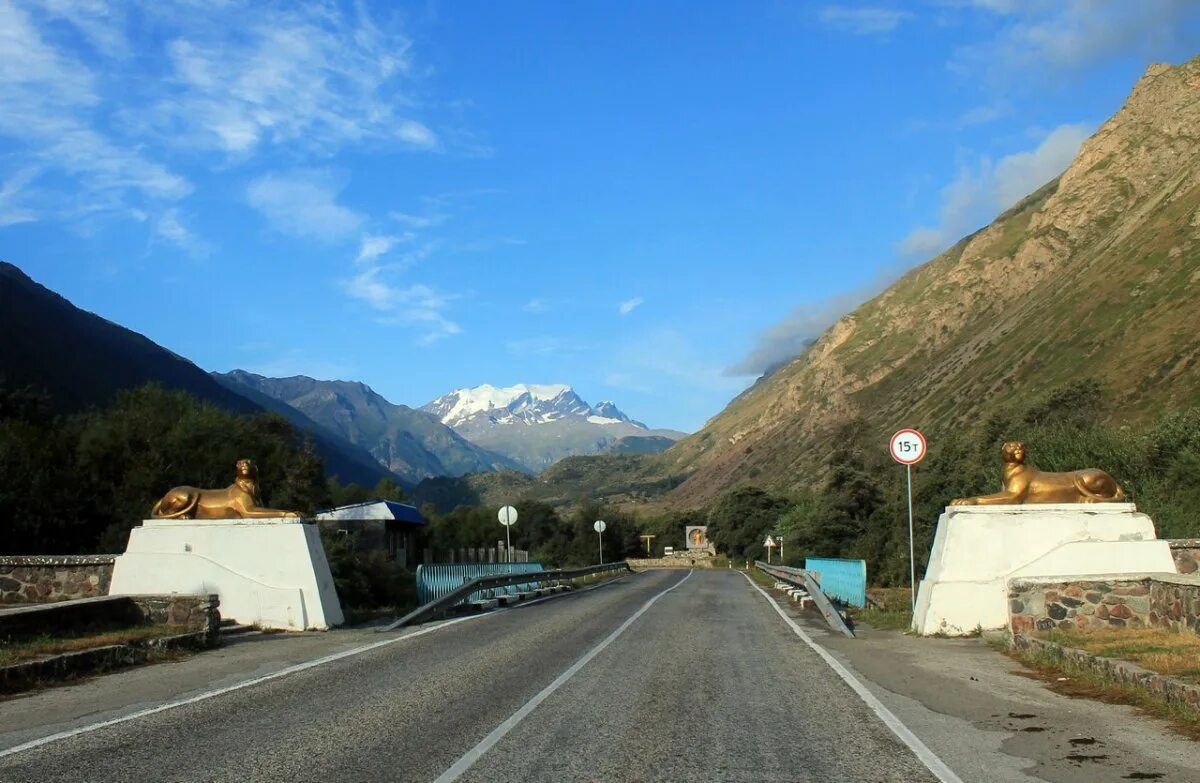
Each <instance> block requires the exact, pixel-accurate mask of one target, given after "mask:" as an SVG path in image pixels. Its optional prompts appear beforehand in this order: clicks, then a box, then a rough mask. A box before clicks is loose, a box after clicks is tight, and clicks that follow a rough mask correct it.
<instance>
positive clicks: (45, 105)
mask: <svg viewBox="0 0 1200 783" xmlns="http://www.w3.org/2000/svg"><path fill="white" fill-rule="evenodd" d="M35 7H37V8H38V9H39V12H40V13H44V14H54V13H55V11H58V12H59V13H61V14H62V15H63V17H64V18H65V19H66V20H67V21H69V22H75V23H77V24H80V25H82V26H83V32H84V34H85V35H87V36H88V37H89V38H93V39H96V40H101V39H104V40H105V41H106V42H105V43H104V44H103V45H104V46H112V47H118V48H119V46H120V44H121V42H120V39H119V38H117V37H115V36H108V37H107V38H106V37H105V34H104V33H103V30H104V29H107V28H105V27H104V24H103V17H104V16H105V12H104V9H102V8H99V7H92V6H91V5H90V4H86V3H65V2H59V3H54V4H51V5H49V6H45V7H42V6H35ZM97 83H98V80H97V76H96V74H95V73H94V72H93V71H92V70H91V69H90V68H89V67H88V66H87V65H85V64H84V63H83V62H82V61H81V60H79V59H77V58H74V57H71V56H69V55H66V54H64V53H62V52H60V51H59V50H58V49H56V48H54V46H52V45H51V44H50V43H49V42H48V41H47V39H46V37H45V36H44V35H43V34H42V32H41V31H40V29H39V28H38V25H37V24H36V23H35V19H34V17H33V16H31V15H30V14H29V13H27V12H26V11H24V10H22V9H21V8H20V7H18V6H17V5H14V4H13V3H11V2H0V106H2V107H3V109H2V110H0V136H7V137H9V138H10V139H13V140H15V141H17V142H18V144H19V145H20V146H19V147H18V148H17V151H16V153H15V155H16V156H17V158H18V159H19V160H20V161H21V162H22V163H24V164H26V165H34V166H40V167H44V168H46V169H54V170H57V171H60V172H63V173H65V174H66V175H68V176H69V177H71V178H72V179H73V183H72V187H71V188H70V189H69V190H68V191H66V192H64V193H60V194H59V198H58V204H57V205H56V206H55V209H54V211H55V212H57V213H59V214H62V213H67V212H71V213H75V214H80V213H88V212H94V211H96V210H99V209H105V210H125V211H127V212H130V211H132V210H133V209H135V207H134V206H132V205H130V204H128V203H127V201H128V199H129V198H130V197H135V198H139V199H150V200H165V201H174V200H178V199H181V198H183V197H184V196H186V195H187V194H188V193H189V192H191V185H190V183H188V181H187V180H186V179H184V178H183V177H182V176H180V175H178V174H176V173H174V172H172V171H171V170H170V169H168V168H167V167H166V166H164V165H163V164H161V163H157V162H155V161H153V160H151V159H149V158H147V157H146V155H145V153H144V152H143V151H142V150H141V149H140V148H139V146H138V145H136V144H130V143H128V142H124V141H121V140H119V139H117V138H115V137H114V136H113V135H112V134H111V133H110V132H108V131H106V130H104V129H103V128H101V127H100V125H99V124H98V122H97V119H96V118H97V114H98V110H99V108H100V106H101V104H102V101H101V97H100V95H99V92H98V86H97Z"/></svg>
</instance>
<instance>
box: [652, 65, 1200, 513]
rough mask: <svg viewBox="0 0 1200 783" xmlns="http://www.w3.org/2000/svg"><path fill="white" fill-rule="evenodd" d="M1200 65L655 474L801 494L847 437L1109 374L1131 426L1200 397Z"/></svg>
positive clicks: (693, 486)
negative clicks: (841, 430) (838, 434)
mask: <svg viewBox="0 0 1200 783" xmlns="http://www.w3.org/2000/svg"><path fill="white" fill-rule="evenodd" d="M1198 126H1200V58H1197V59H1194V60H1192V61H1190V62H1188V63H1186V64H1184V65H1180V66H1168V65H1154V66H1151V67H1150V68H1149V69H1148V70H1147V71H1146V74H1145V75H1144V76H1143V77H1142V78H1141V79H1140V80H1139V81H1138V83H1137V84H1136V85H1135V86H1134V88H1133V90H1132V91H1131V94H1130V96H1129V99H1128V100H1127V102H1126V103H1125V105H1124V106H1123V107H1122V108H1121V109H1120V110H1119V111H1118V112H1117V113H1116V114H1115V115H1114V116H1113V117H1112V118H1110V119H1109V120H1108V121H1107V122H1105V123H1104V124H1103V125H1102V126H1101V128H1100V129H1099V130H1098V131H1097V132H1096V133H1095V134H1094V135H1093V136H1092V137H1091V138H1089V139H1088V140H1087V141H1085V142H1084V144H1083V145H1082V147H1081V148H1080V150H1079V152H1078V154H1077V155H1076V157H1075V159H1074V161H1073V162H1072V163H1071V165H1070V166H1069V167H1068V168H1067V170H1066V171H1065V172H1063V174H1062V175H1060V176H1059V177H1056V178H1054V179H1053V180H1051V181H1050V182H1049V183H1047V184H1046V185H1044V186H1043V187H1041V188H1039V189H1038V190H1037V191H1035V192H1034V193H1032V194H1030V195H1029V196H1028V197H1026V198H1024V199H1022V200H1021V201H1019V202H1018V203H1017V204H1015V205H1014V206H1013V207H1011V208H1010V209H1008V210H1006V211H1005V212H1004V213H1002V214H1001V215H1000V216H999V217H997V218H996V219H995V220H994V221H993V222H992V223H991V224H990V225H988V226H986V227H984V228H982V229H980V230H979V231H977V232H974V233H973V234H971V235H969V236H967V237H965V238H963V239H962V240H960V241H959V242H957V243H956V244H955V245H954V246H953V247H951V248H949V249H948V250H946V251H944V252H943V253H941V254H939V255H938V256H936V257H934V258H933V259H931V260H930V261H928V262H927V263H925V264H922V265H920V266H918V267H916V268H914V269H912V270H910V271H909V272H908V273H907V274H905V275H904V276H903V277H901V278H900V280H898V281H897V282H896V283H895V284H893V285H892V286H890V287H889V288H888V289H887V290H885V291H884V292H883V293H881V294H880V295H879V296H877V297H875V298H873V299H871V300H870V301H868V302H866V303H864V304H863V305H861V306H860V307H858V308H856V309H855V310H854V311H853V312H851V313H848V314H847V315H845V316H844V317H842V318H841V319H839V320H838V321H837V323H835V324H834V325H833V326H832V327H831V328H830V329H828V330H827V331H826V332H825V333H824V334H822V335H821V336H820V338H819V339H818V340H817V341H816V342H815V343H814V344H812V345H811V346H809V347H808V348H807V349H806V350H805V351H804V352H803V353H801V354H800V355H799V356H797V357H796V358H794V359H792V360H791V361H790V362H788V363H787V364H786V365H785V366H783V367H780V368H778V369H776V370H775V371H774V372H772V373H771V374H769V375H767V376H765V377H764V378H763V379H762V380H761V381H760V382H759V383H757V384H755V385H754V386H752V387H751V388H750V389H748V390H746V392H744V393H743V394H742V395H740V396H739V397H738V398H737V399H735V400H734V401H733V402H731V403H730V405H729V406H727V407H726V408H725V409H724V410H723V411H722V412H721V413H719V414H718V415H717V416H715V417H713V419H711V420H710V421H709V422H708V424H706V425H705V427H704V428H703V429H702V430H700V431H699V432H698V433H696V434H694V435H692V436H689V437H688V438H685V439H684V440H682V441H681V442H680V443H678V444H676V445H675V446H674V447H672V448H671V449H670V450H668V451H667V452H665V453H664V454H663V455H661V456H660V457H659V460H660V461H659V462H658V464H657V466H656V470H658V471H659V472H662V473H681V474H686V475H687V476H688V478H687V479H686V480H685V481H684V482H683V483H682V484H680V485H679V486H678V487H677V488H675V489H674V490H673V491H672V492H671V493H670V495H669V496H668V497H667V498H665V500H666V502H668V503H670V504H672V505H677V506H683V507H692V506H697V505H702V504H705V503H708V502H711V500H712V499H713V498H715V497H716V495H717V494H719V493H720V492H721V491H723V490H725V489H729V488H732V487H734V486H737V485H739V484H747V483H754V484H759V485H762V486H767V487H769V488H773V489H778V490H785V491H786V490H788V489H789V488H793V487H798V486H800V485H801V484H802V483H804V482H805V481H808V480H810V479H811V476H812V474H813V472H814V471H815V470H818V469H819V464H820V459H821V454H822V453H824V451H825V449H826V447H827V446H828V445H829V443H830V439H831V438H832V437H833V433H834V432H835V431H836V429H837V427H838V426H839V425H840V424H843V423H845V422H848V421H854V420H859V421H862V422H863V423H864V424H865V425H866V427H867V428H868V431H869V432H870V433H871V435H872V437H874V438H876V439H878V440H879V441H880V448H881V449H882V448H885V446H886V438H887V434H888V433H889V432H890V431H891V430H893V429H898V428H899V427H901V426H915V427H918V428H921V429H923V430H925V431H927V432H929V433H931V434H933V435H935V436H936V434H937V433H938V432H944V431H948V430H949V429H951V428H956V427H962V426H967V425H970V424H972V423H975V422H979V421H981V420H983V419H984V418H986V417H987V416H988V415H989V414H990V413H991V412H994V411H998V410H1001V409H1003V408H1005V406H1011V405H1014V404H1016V403H1017V402H1018V401H1019V400H1020V399H1028V398H1034V397H1037V396H1038V395H1039V394H1044V393H1047V392H1048V391H1050V390H1052V389H1054V388H1056V387H1060V386H1062V385H1065V384H1068V383H1070V382H1072V381H1077V380H1080V379H1082V378H1084V377H1090V376H1096V377H1103V378H1104V379H1105V380H1106V382H1107V383H1108V384H1109V386H1110V387H1111V388H1112V392H1113V395H1114V397H1115V399H1114V403H1115V404H1114V406H1113V410H1114V411H1115V412H1116V413H1113V414H1110V415H1115V416H1117V417H1118V418H1120V419H1121V421H1136V420H1138V419H1139V418H1140V417H1144V416H1147V415H1150V414H1152V413H1153V412H1155V411H1159V410H1162V409H1169V408H1174V407H1178V406H1181V405H1186V404H1194V403H1195V402H1197V401H1198V400H1200V391H1198V390H1200V338H1198V337H1197V335H1196V333H1195V330H1194V329H1190V328H1188V327H1187V326H1186V325H1187V324H1189V323H1192V324H1194V323H1195V322H1196V319H1197V318H1200V270H1198V267H1200V137H1197V136H1196V135H1194V133H1193V131H1192V129H1194V128H1196V127H1198Z"/></svg>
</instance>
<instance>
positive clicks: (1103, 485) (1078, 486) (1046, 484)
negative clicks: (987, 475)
mask: <svg viewBox="0 0 1200 783" xmlns="http://www.w3.org/2000/svg"><path fill="white" fill-rule="evenodd" d="M1000 458H1001V459H1002V460H1003V461H1004V473H1003V483H1002V486H1003V487H1004V489H1003V490H1001V491H1000V492H997V493H995V494H992V495H980V496H978V497H973V498H957V499H955V500H953V501H951V502H950V505H952V506H999V505H1006V504H1020V503H1120V502H1122V501H1123V500H1125V490H1123V489H1121V485H1120V484H1118V483H1117V482H1116V480H1115V479H1113V477H1112V476H1110V475H1108V474H1107V473H1105V472H1104V471H1103V470H1097V469H1096V468H1088V469H1086V470H1073V471H1069V472H1066V473H1045V472H1043V471H1040V470H1038V469H1037V468H1035V467H1033V466H1032V465H1026V464H1025V445H1024V444H1023V443H1021V442H1019V441H1009V442H1008V443H1005V444H1004V445H1003V446H1002V447H1001V448H1000Z"/></svg>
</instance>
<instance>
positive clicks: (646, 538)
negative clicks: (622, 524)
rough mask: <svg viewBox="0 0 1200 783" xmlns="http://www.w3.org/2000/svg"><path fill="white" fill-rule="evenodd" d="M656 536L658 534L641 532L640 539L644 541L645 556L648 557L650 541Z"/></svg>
mask: <svg viewBox="0 0 1200 783" xmlns="http://www.w3.org/2000/svg"><path fill="white" fill-rule="evenodd" d="M656 538H658V536H656V535H652V534H650V533H643V534H642V540H643V541H645V542H646V557H650V542H651V541H653V540H654V539H656Z"/></svg>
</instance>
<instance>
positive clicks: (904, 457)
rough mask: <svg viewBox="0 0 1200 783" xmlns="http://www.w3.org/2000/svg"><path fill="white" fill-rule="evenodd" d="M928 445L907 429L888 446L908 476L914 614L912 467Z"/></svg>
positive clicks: (915, 583) (915, 564)
mask: <svg viewBox="0 0 1200 783" xmlns="http://www.w3.org/2000/svg"><path fill="white" fill-rule="evenodd" d="M928 445H929V444H927V443H926V442H925V436H924V435H922V434H921V433H919V432H917V431H916V430H914V429H912V428H910V427H905V428H904V429H902V430H897V431H896V434H895V435H893V436H892V441H891V443H890V444H889V446H888V451H890V452H892V459H894V460H896V461H897V462H899V463H900V464H901V465H903V466H904V470H905V472H906V473H907V474H908V588H909V593H910V600H911V603H912V610H913V612H914V613H915V612H916V611H917V558H916V555H915V553H914V550H913V511H912V466H913V465H916V464H917V463H918V462H920V461H921V460H923V459H925V452H926V450H927V448H928Z"/></svg>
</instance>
